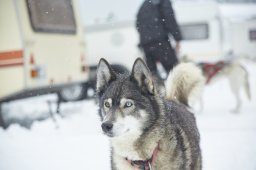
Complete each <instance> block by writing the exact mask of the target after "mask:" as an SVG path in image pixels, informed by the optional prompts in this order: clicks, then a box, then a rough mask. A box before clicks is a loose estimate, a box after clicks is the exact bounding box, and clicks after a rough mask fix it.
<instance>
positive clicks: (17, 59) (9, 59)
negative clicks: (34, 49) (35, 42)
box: [0, 50, 23, 67]
mask: <svg viewBox="0 0 256 170" xmlns="http://www.w3.org/2000/svg"><path fill="white" fill-rule="evenodd" d="M22 64H23V51H22V50H16V51H6V52H0V67H8V66H17V65H22Z"/></svg>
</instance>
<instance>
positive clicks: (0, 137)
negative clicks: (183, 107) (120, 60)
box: [0, 63, 256, 170]
mask: <svg viewBox="0 0 256 170" xmlns="http://www.w3.org/2000/svg"><path fill="white" fill-rule="evenodd" d="M246 68H247V69H249V72H250V85H251V91H252V100H251V101H248V100H247V99H246V97H245V95H244V93H243V92H242V99H243V100H242V101H243V106H242V109H241V112H240V113H239V114H234V113H231V112H230V110H231V109H232V108H233V107H234V105H235V100H234V98H233V96H232V93H231V91H230V89H229V86H228V83H227V81H226V80H221V81H219V82H216V83H215V84H213V85H211V86H208V87H206V89H205V91H204V94H203V99H204V111H203V112H202V113H197V114H196V117H197V123H198V126H199V130H200V133H201V146H202V152H203V167H204V168H203V169H205V170H256V97H255V96H256V64H255V63H247V64H246ZM47 100H55V96H53V95H48V96H43V97H36V98H30V99H25V100H20V101H15V102H12V103H8V104H5V105H4V111H5V118H6V119H7V118H8V119H10V118H11V117H16V118H17V117H18V118H20V117H28V116H29V117H31V116H32V117H39V116H41V117H44V118H45V117H47V116H45V115H47V114H48V106H47V104H46V101H47ZM62 114H63V118H61V117H59V116H56V120H57V123H54V121H53V120H52V119H46V120H43V121H37V122H34V123H33V124H32V126H31V129H26V128H23V127H21V126H20V125H18V124H14V125H11V126H10V127H9V128H8V129H7V130H3V129H1V128H0V170H58V169H61V170H71V169H72V170H73V169H75V170H92V169H93V170H98V169H99V170H100V169H101V170H110V156H109V142H108V139H107V138H106V137H105V136H103V135H102V134H101V129H100V122H99V117H98V115H97V107H96V105H95V103H94V101H92V100H87V101H86V100H85V101H81V102H75V103H66V104H63V106H62ZM42 115H43V116H42Z"/></svg>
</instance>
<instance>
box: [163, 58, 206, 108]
mask: <svg viewBox="0 0 256 170" xmlns="http://www.w3.org/2000/svg"><path fill="white" fill-rule="evenodd" d="M204 83H205V79H204V77H203V75H202V71H201V70H200V69H199V68H198V67H197V66H196V65H194V64H192V63H181V64H178V65H177V66H176V67H174V69H173V70H172V71H171V72H170V74H169V76H168V78H167V81H166V98H167V99H168V100H174V101H177V102H179V103H183V104H185V105H186V106H189V103H191V100H193V98H196V97H199V95H200V93H201V92H202V90H203V89H202V88H203V86H204Z"/></svg>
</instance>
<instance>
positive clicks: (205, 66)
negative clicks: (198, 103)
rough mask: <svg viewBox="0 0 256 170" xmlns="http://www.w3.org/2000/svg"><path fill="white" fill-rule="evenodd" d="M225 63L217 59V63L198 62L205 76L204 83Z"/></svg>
mask: <svg viewBox="0 0 256 170" xmlns="http://www.w3.org/2000/svg"><path fill="white" fill-rule="evenodd" d="M226 64H227V63H226V62H224V61H219V62H217V63H213V64H212V63H200V64H199V65H200V66H201V67H202V70H203V72H204V75H205V76H206V78H207V80H206V84H208V83H209V82H210V80H211V79H212V78H213V77H214V76H215V75H216V74H217V73H218V72H219V71H220V70H221V69H222V68H223V67H224V66H225V65H226Z"/></svg>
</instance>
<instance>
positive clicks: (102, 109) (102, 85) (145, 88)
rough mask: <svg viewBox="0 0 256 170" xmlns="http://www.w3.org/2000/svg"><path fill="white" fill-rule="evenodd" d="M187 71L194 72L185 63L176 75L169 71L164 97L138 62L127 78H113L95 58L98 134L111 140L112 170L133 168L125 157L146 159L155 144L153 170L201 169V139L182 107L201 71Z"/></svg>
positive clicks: (143, 64)
mask: <svg viewBox="0 0 256 170" xmlns="http://www.w3.org/2000/svg"><path fill="white" fill-rule="evenodd" d="M180 67H181V66H177V69H178V70H180ZM182 67H183V66H182ZM184 67H185V66H184ZM190 69H192V70H194V71H195V70H196V69H197V68H196V67H195V66H191V65H190V66H189V67H187V70H186V69H184V70H183V71H181V72H180V71H178V70H176V68H174V72H173V73H175V74H173V75H172V76H173V77H172V78H170V79H169V80H168V81H167V86H166V91H167V95H166V96H163V95H160V94H159V90H158V87H157V84H156V83H155V82H154V79H153V77H152V75H151V73H150V71H149V69H148V68H147V66H146V64H145V63H144V62H143V61H142V59H137V60H136V61H135V63H134V65H133V68H132V71H131V73H130V74H129V73H127V74H117V73H115V72H114V71H113V69H112V68H111V66H110V65H109V64H108V62H107V61H106V60H105V59H101V60H100V62H99V64H98V70H97V82H96V88H97V89H96V90H97V95H98V101H99V115H100V118H101V121H102V124H101V126H102V130H103V132H104V134H105V135H107V136H109V138H110V141H111V148H112V151H111V159H112V170H136V169H137V168H136V167H133V166H132V165H131V164H130V163H129V162H128V161H127V160H126V158H127V159H129V160H148V159H150V158H151V156H152V154H153V151H154V150H155V148H156V147H157V146H158V147H159V149H158V154H157V157H156V161H155V162H154V164H153V165H152V169H154V170H174V169H175V170H178V169H180V170H199V169H201V168H202V163H201V162H202V158H201V150H200V135H199V132H198V129H197V126H196V121H195V117H194V115H193V114H192V113H191V112H190V111H188V109H187V107H186V105H187V104H188V98H189V96H190V94H193V91H194V90H195V89H197V88H198V85H199V84H201V83H203V82H201V76H202V75H201V74H200V71H199V72H197V71H196V72H197V73H194V72H193V71H191V70H190ZM184 74H186V76H188V77H189V78H185V79H184ZM190 74H195V75H191V76H190ZM197 81H198V82H197ZM177 88H179V89H177Z"/></svg>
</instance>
